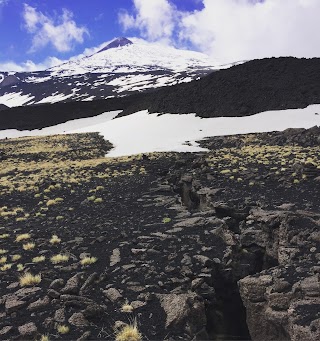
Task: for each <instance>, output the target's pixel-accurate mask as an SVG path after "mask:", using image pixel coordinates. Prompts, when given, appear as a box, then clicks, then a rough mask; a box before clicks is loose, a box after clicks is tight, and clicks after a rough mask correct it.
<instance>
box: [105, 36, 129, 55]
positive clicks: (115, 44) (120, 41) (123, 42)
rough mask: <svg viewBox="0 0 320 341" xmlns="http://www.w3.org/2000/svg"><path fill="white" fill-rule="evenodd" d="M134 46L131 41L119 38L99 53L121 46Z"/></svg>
mask: <svg viewBox="0 0 320 341" xmlns="http://www.w3.org/2000/svg"><path fill="white" fill-rule="evenodd" d="M132 44H133V42H132V41H131V40H129V39H127V38H125V37H119V38H116V39H114V40H113V41H112V42H111V43H109V44H108V45H107V46H105V47H104V48H103V49H102V50H100V51H99V52H102V51H106V50H110V49H114V48H117V47H121V46H127V45H132Z"/></svg>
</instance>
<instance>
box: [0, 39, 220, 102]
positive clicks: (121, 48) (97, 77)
mask: <svg viewBox="0 0 320 341" xmlns="http://www.w3.org/2000/svg"><path fill="white" fill-rule="evenodd" d="M217 65H218V64H217V63H215V62H214V61H212V60H211V59H210V58H209V57H208V56H207V55H205V54H203V53H200V52H194V51H189V50H179V49H176V48H174V47H168V46H164V45H161V44H157V43H148V42H146V41H143V40H141V39H137V38H132V39H128V38H124V37H122V38H117V39H115V40H113V41H112V42H110V43H109V44H107V45H106V46H105V47H104V48H103V49H102V50H100V51H98V52H96V53H94V54H93V55H91V56H87V57H79V58H72V60H70V61H68V62H66V63H64V64H61V65H58V66H55V67H53V68H50V69H48V70H45V71H39V72H21V73H18V72H17V73H15V77H17V79H19V82H18V83H17V82H15V83H14V84H12V85H10V84H9V85H8V82H7V77H8V73H5V72H3V73H1V72H0V76H1V78H0V103H2V104H5V105H7V106H9V107H13V106H21V105H31V104H41V103H55V102H66V101H90V100H94V99H106V98H110V97H117V96H124V95H128V94H131V93H134V92H142V91H146V90H150V89H154V88H159V87H163V86H168V85H173V84H177V83H183V82H190V81H192V80H194V79H197V78H199V77H202V76H204V75H207V74H208V73H210V72H212V71H213V70H215V69H219V66H217ZM3 85H6V86H3Z"/></svg>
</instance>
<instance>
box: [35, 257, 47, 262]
mask: <svg viewBox="0 0 320 341" xmlns="http://www.w3.org/2000/svg"><path fill="white" fill-rule="evenodd" d="M45 260H46V257H45V256H38V257H34V258H32V262H33V263H41V262H44V261H45Z"/></svg>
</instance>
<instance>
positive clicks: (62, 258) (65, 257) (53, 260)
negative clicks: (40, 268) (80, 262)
mask: <svg viewBox="0 0 320 341" xmlns="http://www.w3.org/2000/svg"><path fill="white" fill-rule="evenodd" d="M50 260H51V263H53V264H59V263H64V262H67V261H68V260H69V256H68V255H61V254H58V255H55V256H52V257H51V258H50Z"/></svg>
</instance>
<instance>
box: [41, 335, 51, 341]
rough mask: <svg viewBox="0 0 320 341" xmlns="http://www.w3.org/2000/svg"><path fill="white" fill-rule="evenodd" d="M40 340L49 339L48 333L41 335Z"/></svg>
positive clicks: (47, 340)
mask: <svg viewBox="0 0 320 341" xmlns="http://www.w3.org/2000/svg"><path fill="white" fill-rule="evenodd" d="M40 341H50V338H49V335H41V337H40Z"/></svg>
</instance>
